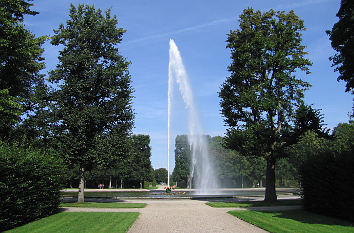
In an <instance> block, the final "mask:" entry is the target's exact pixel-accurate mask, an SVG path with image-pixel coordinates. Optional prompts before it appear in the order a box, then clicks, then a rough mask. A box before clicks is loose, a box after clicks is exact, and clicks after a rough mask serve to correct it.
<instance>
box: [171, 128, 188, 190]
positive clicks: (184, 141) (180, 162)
mask: <svg viewBox="0 0 354 233" xmlns="http://www.w3.org/2000/svg"><path fill="white" fill-rule="evenodd" d="M190 169H191V148H190V145H189V142H188V136H187V135H177V137H176V146H175V168H174V169H173V174H172V176H173V179H174V181H177V183H178V185H179V187H187V186H188V185H189V184H191V180H190Z"/></svg>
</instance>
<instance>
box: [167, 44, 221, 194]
mask: <svg viewBox="0 0 354 233" xmlns="http://www.w3.org/2000/svg"><path fill="white" fill-rule="evenodd" d="M174 80H175V81H176V82H177V84H178V87H179V92H180V94H181V96H182V99H183V102H184V104H185V106H186V108H187V110H188V129H189V132H188V142H189V145H190V148H191V154H192V156H191V174H190V180H191V182H193V186H194V188H195V189H196V190H197V191H196V193H197V194H215V193H216V190H217V188H218V182H217V180H216V176H215V172H214V168H213V166H212V163H211V161H210V157H209V152H208V141H207V138H206V136H205V135H204V132H203V128H202V126H201V124H200V119H199V115H198V113H197V111H196V107H195V104H194V99H193V92H192V89H191V87H190V84H189V81H188V76H187V72H186V70H185V68H184V65H183V61H182V57H181V54H180V52H179V50H178V48H177V45H176V44H175V42H174V41H173V40H172V39H170V50H169V67H168V186H169V184H170V177H169V174H170V145H171V141H170V140H171V137H170V133H171V132H170V126H171V110H172V109H171V106H172V92H173V83H174Z"/></svg>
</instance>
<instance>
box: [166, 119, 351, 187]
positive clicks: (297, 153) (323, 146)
mask: <svg viewBox="0 0 354 233" xmlns="http://www.w3.org/2000/svg"><path fill="white" fill-rule="evenodd" d="M206 137H207V139H208V150H209V155H210V158H211V160H212V161H213V163H214V167H215V169H216V175H217V179H218V181H219V182H220V187H242V188H243V187H263V185H264V184H265V183H264V181H265V178H266V176H265V175H266V160H265V159H264V158H263V157H259V156H245V155H242V154H241V152H238V151H235V150H231V149H227V148H226V147H225V142H227V139H226V138H224V137H221V136H216V137H210V136H206ZM353 142H354V122H353V121H350V122H349V123H340V124H339V125H338V126H337V127H335V128H334V130H333V132H332V133H331V134H329V133H328V131H327V134H324V133H323V132H320V133H318V132H315V131H313V130H311V129H309V130H307V131H306V132H304V133H303V134H301V136H299V139H298V141H297V142H296V143H294V144H293V145H291V146H289V147H288V148H287V150H286V151H285V152H284V155H283V158H281V159H278V160H277V162H276V166H275V175H276V178H277V179H276V182H275V183H276V185H277V186H278V187H300V182H301V173H300V171H301V167H302V165H303V164H304V162H305V161H307V160H308V159H310V158H313V157H316V156H319V155H320V154H321V153H324V152H330V153H337V154H340V153H348V152H351V151H352V148H354V143H353ZM175 146H176V147H175V168H174V170H173V173H172V180H173V181H174V182H177V184H178V187H188V186H189V185H190V182H192V183H193V181H191V177H190V169H191V150H190V146H189V143H188V136H187V135H178V136H177V137H176V144H175ZM192 185H193V184H192Z"/></svg>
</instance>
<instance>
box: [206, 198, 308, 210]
mask: <svg viewBox="0 0 354 233" xmlns="http://www.w3.org/2000/svg"><path fill="white" fill-rule="evenodd" d="M206 204H207V205H208V206H211V207H216V208H246V207H261V206H284V205H302V203H301V200H300V199H294V200H278V201H277V202H274V203H269V202H264V201H241V202H207V203H206Z"/></svg>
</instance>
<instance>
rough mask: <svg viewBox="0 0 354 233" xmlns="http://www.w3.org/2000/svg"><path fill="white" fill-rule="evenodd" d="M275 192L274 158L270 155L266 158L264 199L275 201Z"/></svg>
mask: <svg viewBox="0 0 354 233" xmlns="http://www.w3.org/2000/svg"><path fill="white" fill-rule="evenodd" d="M276 200H277V194H276V191H275V159H274V158H273V157H272V156H270V157H269V158H267V171H266V189H265V198H264V201H267V202H275V201H276Z"/></svg>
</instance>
